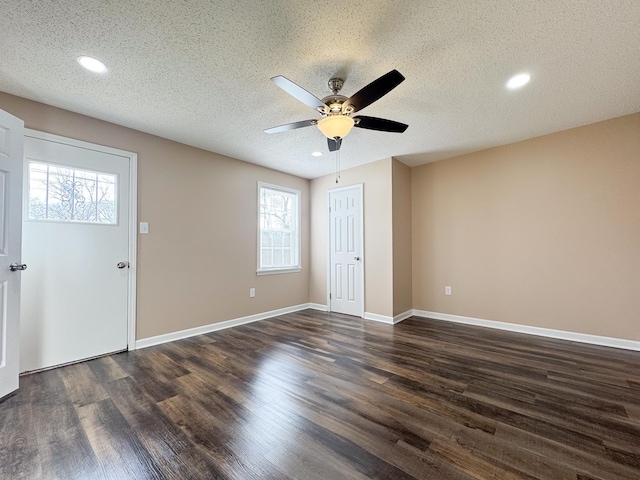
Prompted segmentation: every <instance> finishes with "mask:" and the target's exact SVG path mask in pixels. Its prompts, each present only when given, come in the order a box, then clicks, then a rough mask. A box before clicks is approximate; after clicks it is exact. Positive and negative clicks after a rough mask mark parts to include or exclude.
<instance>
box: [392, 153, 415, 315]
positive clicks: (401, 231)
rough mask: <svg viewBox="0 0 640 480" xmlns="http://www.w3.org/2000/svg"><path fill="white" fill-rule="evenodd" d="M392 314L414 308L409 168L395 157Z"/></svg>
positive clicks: (398, 313) (393, 165)
mask: <svg viewBox="0 0 640 480" xmlns="http://www.w3.org/2000/svg"><path fill="white" fill-rule="evenodd" d="M392 173H393V182H392V188H393V192H392V198H393V205H392V214H393V315H394V316H395V315H400V314H402V313H405V312H407V311H408V310H411V309H412V308H413V306H412V300H411V295H412V291H411V290H412V288H411V283H412V278H411V260H412V258H411V250H412V248H411V169H410V168H409V167H407V166H406V165H405V164H404V163H401V162H399V161H398V160H396V159H395V158H394V159H393V163H392Z"/></svg>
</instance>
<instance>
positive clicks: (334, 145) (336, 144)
mask: <svg viewBox="0 0 640 480" xmlns="http://www.w3.org/2000/svg"><path fill="white" fill-rule="evenodd" d="M327 142H328V143H329V151H330V152H335V151H336V150H340V145H342V139H341V138H338V139H335V140H334V139H333V138H327Z"/></svg>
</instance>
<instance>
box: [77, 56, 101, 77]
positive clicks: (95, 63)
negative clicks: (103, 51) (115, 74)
mask: <svg viewBox="0 0 640 480" xmlns="http://www.w3.org/2000/svg"><path fill="white" fill-rule="evenodd" d="M77 60H78V63H79V64H80V65H82V66H83V67H84V68H86V69H87V70H89V71H91V72H94V73H107V70H108V68H107V66H106V65H105V64H104V63H102V62H101V61H100V60H98V59H97V58H93V57H85V56H81V57H78V58H77Z"/></svg>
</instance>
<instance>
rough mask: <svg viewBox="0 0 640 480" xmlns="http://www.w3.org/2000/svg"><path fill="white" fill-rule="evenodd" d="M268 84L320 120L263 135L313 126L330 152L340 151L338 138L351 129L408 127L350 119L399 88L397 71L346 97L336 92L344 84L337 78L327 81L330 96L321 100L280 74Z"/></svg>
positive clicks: (400, 129)
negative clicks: (309, 108) (311, 110)
mask: <svg viewBox="0 0 640 480" xmlns="http://www.w3.org/2000/svg"><path fill="white" fill-rule="evenodd" d="M271 81H272V82H273V83H275V84H276V85H277V86H279V87H280V88H281V89H283V90H284V91H285V92H287V93H288V94H289V95H291V96H292V97H294V98H296V99H298V100H300V101H301V102H302V103H304V104H305V105H308V106H309V107H311V108H313V109H314V110H316V111H317V112H318V113H320V115H322V118H320V119H318V120H315V119H314V120H303V121H301V122H294V123H287V124H286V125H280V126H279V127H273V128H268V129H266V130H265V133H279V132H286V131H289V130H294V129H296V128H302V127H310V126H311V125H317V126H318V128H319V129H320V131H321V132H322V133H323V134H324V135H325V136H326V137H327V141H328V143H329V150H330V151H332V152H333V151H335V150H340V145H341V144H342V139H343V138H344V137H346V136H347V135H348V134H349V132H350V131H351V129H352V128H353V127H358V128H365V129H367V130H378V131H381V132H396V133H402V132H404V131H405V130H406V129H407V127H408V126H409V125H406V124H404V123H400V122H394V121H393V120H386V119H384V118H377V117H365V116H364V115H358V116H355V117H352V116H351V115H352V114H354V113H356V112H357V111H359V110H362V109H363V108H365V107H368V106H369V105H371V104H372V103H373V102H375V101H376V100H379V99H380V98H382V97H383V96H385V95H386V94H387V93H389V92H390V91H391V90H393V89H394V88H396V87H397V86H398V85H400V83H402V82H403V81H404V76H402V74H401V73H400V72H398V71H397V70H391V71H390V72H389V73H386V74H384V75H383V76H381V77H380V78H378V79H376V80H374V81H373V82H371V83H370V84H369V85H367V86H366V87H364V88H362V89H361V90H359V91H358V92H357V93H355V94H354V95H352V96H351V97H349V98H347V97H345V96H344V95H340V94H339V93H338V92H340V90H341V89H342V86H343V85H344V80H343V79H341V78H332V79H331V80H329V83H328V85H329V89H331V91H332V92H333V93H332V94H331V95H329V96H326V97H324V98H323V99H322V100H320V99H319V98H318V97H316V96H315V95H313V94H311V93H309V92H308V91H306V90H305V89H304V88H302V87H301V86H299V85H296V84H295V83H293V82H292V81H291V80H289V79H287V78H285V77H283V76H282V75H278V76H277V77H273V78H272V79H271Z"/></svg>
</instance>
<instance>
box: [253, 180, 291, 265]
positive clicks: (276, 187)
mask: <svg viewBox="0 0 640 480" xmlns="http://www.w3.org/2000/svg"><path fill="white" fill-rule="evenodd" d="M263 187H265V188H269V189H271V190H280V191H281V192H285V193H292V194H295V195H296V198H297V199H298V202H297V206H296V210H297V212H296V217H297V218H296V230H297V235H296V241H297V243H298V251H297V253H298V265H294V266H291V267H284V268H260V255H261V253H262V252H261V251H260V247H261V241H262V240H261V235H260V234H261V229H260V190H261V189H262V188H263ZM256 196H257V201H256V206H257V215H256V230H257V235H256V253H257V257H256V262H257V269H256V274H257V275H276V274H279V273H296V272H301V271H302V252H301V250H302V238H301V237H302V235H301V232H302V228H301V225H300V222H301V216H302V215H301V211H300V204H301V197H302V193H301V192H300V190H296V189H295V188H289V187H283V186H281V185H274V184H272V183H266V182H260V181H259V182H258V188H257V190H256Z"/></svg>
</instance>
